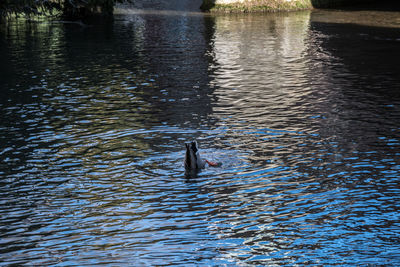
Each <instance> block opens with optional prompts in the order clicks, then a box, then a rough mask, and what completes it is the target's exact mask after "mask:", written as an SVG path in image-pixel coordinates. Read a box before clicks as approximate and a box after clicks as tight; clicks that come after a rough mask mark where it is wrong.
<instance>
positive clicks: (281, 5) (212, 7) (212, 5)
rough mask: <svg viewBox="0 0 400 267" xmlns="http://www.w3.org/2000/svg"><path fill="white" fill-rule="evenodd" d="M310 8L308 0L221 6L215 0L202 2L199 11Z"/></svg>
mask: <svg viewBox="0 0 400 267" xmlns="http://www.w3.org/2000/svg"><path fill="white" fill-rule="evenodd" d="M310 8H312V5H311V1H310V0H292V1H286V0H251V1H244V2H243V3H241V2H239V1H238V2H237V3H231V4H222V3H219V2H218V1H215V0H204V1H203V5H202V6H201V9H202V10H203V11H210V12H226V13H230V12H275V11H291V10H304V9H310Z"/></svg>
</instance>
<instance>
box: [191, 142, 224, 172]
mask: <svg viewBox="0 0 400 267" xmlns="http://www.w3.org/2000/svg"><path fill="white" fill-rule="evenodd" d="M185 147H186V155H185V169H186V170H200V169H204V168H205V167H206V164H208V165H210V166H213V167H216V166H218V165H219V164H218V163H216V162H212V161H209V160H206V159H202V158H201V156H200V152H199V147H198V145H197V141H196V140H194V141H191V142H187V143H185Z"/></svg>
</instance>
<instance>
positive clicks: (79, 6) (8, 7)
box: [0, 0, 130, 21]
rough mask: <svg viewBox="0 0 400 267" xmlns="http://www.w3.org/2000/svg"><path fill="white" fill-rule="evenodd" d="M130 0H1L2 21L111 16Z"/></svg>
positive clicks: (0, 13)
mask: <svg viewBox="0 0 400 267" xmlns="http://www.w3.org/2000/svg"><path fill="white" fill-rule="evenodd" d="M122 2H130V0H0V21H1V20H2V19H5V18H7V17H12V16H17V17H18V16H21V15H22V16H28V17H32V16H37V15H46V16H49V15H60V16H63V17H65V18H84V17H88V16H93V15H102V16H111V15H112V14H113V10H114V6H115V4H116V3H122Z"/></svg>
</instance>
